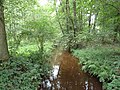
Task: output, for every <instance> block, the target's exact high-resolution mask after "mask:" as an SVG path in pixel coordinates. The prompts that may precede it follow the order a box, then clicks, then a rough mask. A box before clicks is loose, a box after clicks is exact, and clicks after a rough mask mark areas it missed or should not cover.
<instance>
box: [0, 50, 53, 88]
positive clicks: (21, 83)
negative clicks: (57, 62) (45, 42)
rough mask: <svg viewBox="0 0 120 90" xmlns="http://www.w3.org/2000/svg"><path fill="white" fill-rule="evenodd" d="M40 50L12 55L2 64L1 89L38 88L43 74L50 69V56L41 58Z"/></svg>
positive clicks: (0, 65)
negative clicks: (29, 53)
mask: <svg viewBox="0 0 120 90" xmlns="http://www.w3.org/2000/svg"><path fill="white" fill-rule="evenodd" d="M40 54H41V53H39V52H33V53H31V55H30V56H24V55H20V54H19V55H18V56H14V57H11V58H10V60H9V61H8V62H3V63H1V64H0V90H36V88H37V87H38V85H39V84H40V81H41V79H42V77H41V76H44V75H48V74H49V71H50V68H51V66H50V64H49V61H48V60H47V59H46V58H48V56H46V55H44V57H46V58H44V60H42V59H41V57H40Z"/></svg>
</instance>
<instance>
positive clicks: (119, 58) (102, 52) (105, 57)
mask: <svg viewBox="0 0 120 90" xmlns="http://www.w3.org/2000/svg"><path fill="white" fill-rule="evenodd" d="M73 54H74V56H76V57H77V58H78V59H79V61H80V64H82V65H83V66H82V70H84V71H85V72H89V73H90V74H91V75H95V76H97V77H98V78H99V81H100V82H103V88H104V89H105V90H119V89H120V48H119V47H114V46H103V47H92V48H90V47H89V48H86V49H81V50H78V49H77V50H74V52H73Z"/></svg>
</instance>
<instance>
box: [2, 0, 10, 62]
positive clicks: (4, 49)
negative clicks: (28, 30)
mask: <svg viewBox="0 0 120 90" xmlns="http://www.w3.org/2000/svg"><path fill="white" fill-rule="evenodd" d="M8 58H9V54H8V45H7V39H6V31H5V23H4V7H3V3H1V1H0V60H2V61H5V60H7V59H8Z"/></svg>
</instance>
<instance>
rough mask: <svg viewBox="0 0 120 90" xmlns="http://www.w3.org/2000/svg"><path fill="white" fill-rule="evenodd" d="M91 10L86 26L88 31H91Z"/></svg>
mask: <svg viewBox="0 0 120 90" xmlns="http://www.w3.org/2000/svg"><path fill="white" fill-rule="evenodd" d="M91 15H92V14H91V11H90V16H89V20H88V22H89V23H88V28H89V33H90V32H91Z"/></svg>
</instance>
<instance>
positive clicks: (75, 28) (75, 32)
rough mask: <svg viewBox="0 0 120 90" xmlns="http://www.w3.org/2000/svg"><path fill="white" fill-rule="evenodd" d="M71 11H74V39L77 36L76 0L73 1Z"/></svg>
mask: <svg viewBox="0 0 120 90" xmlns="http://www.w3.org/2000/svg"><path fill="white" fill-rule="evenodd" d="M73 10H74V37H76V34H77V15H76V0H73Z"/></svg>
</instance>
